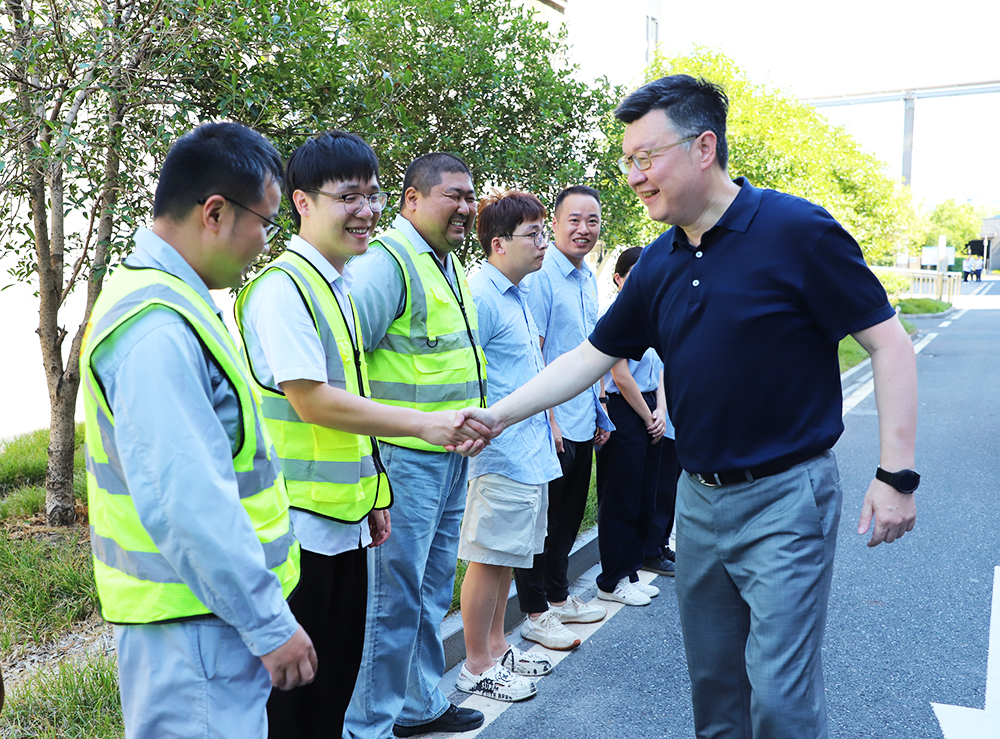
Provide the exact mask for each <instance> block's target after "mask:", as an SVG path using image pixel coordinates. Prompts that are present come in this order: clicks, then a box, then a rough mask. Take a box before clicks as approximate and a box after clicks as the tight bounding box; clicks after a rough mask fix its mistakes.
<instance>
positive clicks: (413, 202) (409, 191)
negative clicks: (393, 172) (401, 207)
mask: <svg viewBox="0 0 1000 739" xmlns="http://www.w3.org/2000/svg"><path fill="white" fill-rule="evenodd" d="M421 197H422V196H421V194H420V190H418V189H417V188H415V187H408V188H406V192H404V193H403V202H404V203H406V207H407V208H409V209H410V210H415V209H416V207H417V202H418V201H419V200H420V198H421Z"/></svg>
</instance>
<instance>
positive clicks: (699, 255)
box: [694, 251, 702, 259]
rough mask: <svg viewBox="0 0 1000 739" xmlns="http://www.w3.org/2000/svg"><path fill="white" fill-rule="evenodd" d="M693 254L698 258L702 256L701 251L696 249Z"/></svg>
mask: <svg viewBox="0 0 1000 739" xmlns="http://www.w3.org/2000/svg"><path fill="white" fill-rule="evenodd" d="M694 255H695V256H696V257H697V258H698V259H701V257H702V252H700V251H696V252H695V253H694Z"/></svg>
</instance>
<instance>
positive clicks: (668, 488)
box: [643, 437, 681, 557]
mask: <svg viewBox="0 0 1000 739" xmlns="http://www.w3.org/2000/svg"><path fill="white" fill-rule="evenodd" d="M654 448H658V449H659V450H660V475H659V482H658V484H657V486H656V507H655V508H654V509H653V518H652V520H651V521H650V523H649V527H648V529H647V530H646V540H645V542H644V547H643V550H644V551H643V556H644V557H656V556H657V555H659V553H660V550H661V547H666V546H667V545H668V544H669V543H670V532H671V531H672V530H673V528H674V506H675V504H676V502H677V478H678V477H679V476H680V474H681V466H680V463H678V461H677V447H676V446H675V445H674V440H673V439H668V438H666V437H663V438H662V439H660V443H659V444H657V445H656V447H654Z"/></svg>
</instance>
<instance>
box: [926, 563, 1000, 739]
mask: <svg viewBox="0 0 1000 739" xmlns="http://www.w3.org/2000/svg"><path fill="white" fill-rule="evenodd" d="M931 705H932V706H933V707H934V713H936V714H937V719H938V723H939V724H941V732H942V733H943V734H944V737H945V739H1000V567H995V568H994V569H993V606H992V612H991V615H990V642H989V651H988V652H987V657H986V700H985V702H984V705H983V709H982V710H980V709H978V708H966V707H964V706H949V705H945V704H943V703H931Z"/></svg>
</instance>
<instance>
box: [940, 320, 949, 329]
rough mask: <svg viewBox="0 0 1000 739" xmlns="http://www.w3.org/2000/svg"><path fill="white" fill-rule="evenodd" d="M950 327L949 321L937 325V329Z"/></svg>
mask: <svg viewBox="0 0 1000 739" xmlns="http://www.w3.org/2000/svg"><path fill="white" fill-rule="evenodd" d="M950 325H951V321H941V323H939V324H938V328H948V327H949V326H950Z"/></svg>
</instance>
